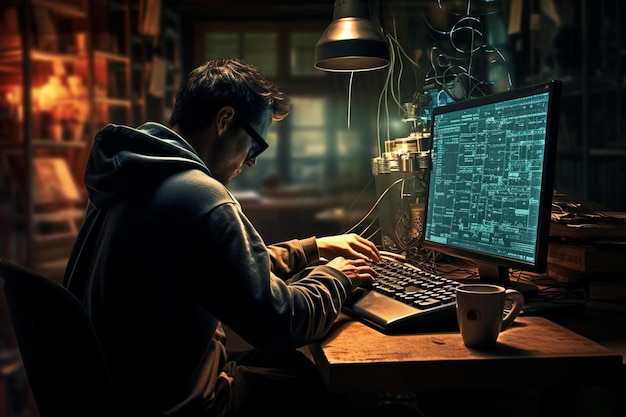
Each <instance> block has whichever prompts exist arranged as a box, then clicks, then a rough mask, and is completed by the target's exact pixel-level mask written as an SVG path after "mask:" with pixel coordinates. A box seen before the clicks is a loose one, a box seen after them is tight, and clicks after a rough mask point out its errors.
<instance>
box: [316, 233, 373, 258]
mask: <svg viewBox="0 0 626 417" xmlns="http://www.w3.org/2000/svg"><path fill="white" fill-rule="evenodd" d="M317 247H318V249H319V251H320V256H321V257H322V258H326V259H332V258H335V257H337V256H343V257H344V258H348V259H364V260H371V261H374V262H380V253H379V252H378V248H376V245H375V244H374V243H372V242H371V241H369V240H367V239H365V238H364V237H361V236H359V235H357V234H356V233H348V234H343V235H335V236H326V237H318V238H317Z"/></svg>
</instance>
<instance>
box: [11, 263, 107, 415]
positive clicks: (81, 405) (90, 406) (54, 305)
mask: <svg viewBox="0 0 626 417" xmlns="http://www.w3.org/2000/svg"><path fill="white" fill-rule="evenodd" d="M0 278H1V279H2V282H3V292H4V295H5V298H6V303H7V307H8V311H9V316H10V319H11V324H12V326H13V330H14V332H15V336H16V339H17V344H18V347H19V350H20V354H21V356H22V362H23V364H24V370H25V372H26V376H27V377H28V381H29V384H30V388H31V391H32V394H33V398H34V399H35V403H36V404H37V409H38V411H39V415H40V416H41V417H59V416H63V417H78V416H81V417H85V416H90V417H114V416H118V415H119V410H118V403H117V399H116V395H115V389H114V385H113V383H112V379H111V376H110V373H109V369H108V367H107V363H106V360H105V357H104V354H103V352H102V349H101V346H100V343H99V340H98V337H97V335H96V333H95V330H94V328H93V325H92V323H91V321H90V319H89V316H88V315H87V312H86V310H85V308H84V306H83V305H82V304H81V302H80V301H79V300H78V299H77V298H76V297H75V296H74V295H73V294H72V293H70V292H69V291H68V290H67V289H66V288H64V287H63V286H62V285H60V284H58V283H57V282H55V281H53V280H51V279H49V278H46V277H44V276H41V275H39V274H37V273H35V272H33V271H31V270H29V269H26V268H23V267H21V266H18V265H15V264H12V263H9V262H7V261H5V260H2V259H0Z"/></svg>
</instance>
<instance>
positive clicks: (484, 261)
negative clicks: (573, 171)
mask: <svg viewBox="0 0 626 417" xmlns="http://www.w3.org/2000/svg"><path fill="white" fill-rule="evenodd" d="M545 92H548V93H549V100H548V110H547V111H548V113H547V114H548V120H547V126H546V135H545V141H544V144H545V157H544V160H543V175H542V186H541V193H540V202H539V218H538V229H537V247H536V248H535V260H534V262H526V261H523V260H518V259H512V258H505V257H501V256H497V255H495V254H488V253H485V252H477V251H473V250H471V249H469V248H459V247H453V246H447V245H445V244H442V243H439V242H433V241H430V240H427V238H426V233H424V239H423V241H422V247H424V248H426V249H431V250H434V251H436V252H439V253H441V254H444V255H449V256H453V257H456V258H460V259H464V260H467V261H470V262H473V263H474V264H476V266H477V268H478V273H479V279H480V280H481V281H486V282H491V283H498V284H501V285H503V286H506V287H511V281H510V278H509V269H514V270H521V271H528V272H534V273H545V272H546V269H547V255H548V243H549V239H550V236H549V234H550V220H551V212H552V196H553V187H554V178H555V175H556V172H555V164H556V151H557V141H558V130H559V112H560V99H561V81H560V80H550V81H547V82H544V83H539V84H534V85H530V86H526V87H522V88H519V89H512V90H507V91H504V92H500V93H495V94H492V95H488V96H484V97H479V98H474V99H470V100H465V101H460V102H453V103H450V104H447V105H444V106H440V107H436V108H434V109H433V112H432V119H431V124H430V134H431V139H432V140H433V143H434V139H435V138H434V136H433V133H434V128H435V118H436V117H437V116H438V115H441V114H444V113H450V112H454V111H458V110H463V109H467V108H471V107H478V106H482V105H488V104H492V103H496V102H505V101H509V100H513V99H516V98H522V97H528V96H531V95H535V94H541V93H545ZM430 162H431V169H432V166H433V164H432V155H431V161H430ZM432 180H433V176H432V174H431V175H430V178H429V194H430V188H431V185H430V183H431V181H432ZM429 209H430V195H429V198H428V201H427V203H426V210H425V216H426V223H427V221H428V216H429V213H428V211H429ZM425 227H427V225H426V224H425Z"/></svg>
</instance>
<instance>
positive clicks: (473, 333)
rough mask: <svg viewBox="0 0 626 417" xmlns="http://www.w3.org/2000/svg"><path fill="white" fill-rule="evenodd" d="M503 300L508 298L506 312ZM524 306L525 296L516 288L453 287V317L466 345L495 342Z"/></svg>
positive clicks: (497, 286)
mask: <svg viewBox="0 0 626 417" xmlns="http://www.w3.org/2000/svg"><path fill="white" fill-rule="evenodd" d="M506 300H510V301H511V303H512V304H511V306H510V310H507V311H506V313H505V309H504V307H505V303H506ZM522 307H524V296H523V295H522V293H520V292H519V291H517V290H513V289H508V288H504V287H502V286H499V285H495V284H461V285H459V286H458V287H457V289H456V317H457V320H458V323H459V329H460V331H461V337H462V338H463V343H465V345H466V346H471V347H478V348H485V347H492V346H494V345H495V343H496V340H497V339H498V335H499V334H500V332H501V331H504V330H506V329H507V328H508V327H509V326H510V325H511V324H512V323H513V320H515V318H516V317H517V315H518V314H519V312H520V311H521V310H522Z"/></svg>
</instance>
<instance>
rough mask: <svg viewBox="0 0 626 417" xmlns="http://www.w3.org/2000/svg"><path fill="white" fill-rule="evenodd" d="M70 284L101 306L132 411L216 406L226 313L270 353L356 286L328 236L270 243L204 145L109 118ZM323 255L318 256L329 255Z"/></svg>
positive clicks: (99, 140) (305, 334)
mask: <svg viewBox="0 0 626 417" xmlns="http://www.w3.org/2000/svg"><path fill="white" fill-rule="evenodd" d="M85 185H86V187H87V190H88V197H89V206H88V209H87V213H86V216H85V220H84V224H83V226H82V228H81V230H80V233H79V236H78V238H77V241H76V243H75V246H74V248H73V252H72V255H71V257H70V260H69V263H68V266H67V269H66V274H65V285H66V286H67V287H68V288H69V289H70V290H71V291H72V292H73V293H74V294H75V295H77V296H78V297H79V298H80V299H81V300H82V302H83V303H84V304H85V306H86V307H87V310H88V311H89V314H90V315H91V318H92V320H93V322H94V325H95V327H96V329H97V332H98V334H99V336H100V338H101V341H102V345H103V348H104V351H105V354H106V356H107V359H108V361H109V365H110V367H111V370H112V374H113V378H114V380H115V382H116V385H117V386H118V388H119V397H120V401H121V404H122V407H123V408H124V409H125V412H129V413H135V415H142V416H148V415H179V414H180V415H182V414H183V413H184V412H185V409H186V408H187V409H190V408H194V406H193V405H192V404H202V408H204V409H206V408H210V407H211V404H210V403H211V401H213V399H212V394H213V391H214V388H215V382H216V378H217V376H218V375H219V374H220V372H221V370H222V368H223V366H224V364H225V362H226V361H227V354H226V351H225V347H224V343H225V342H224V334H223V331H222V328H221V323H224V324H225V325H227V326H229V327H230V328H232V329H233V330H234V331H235V332H237V334H239V335H240V336H241V337H243V338H244V339H245V340H246V341H247V342H248V343H250V344H252V345H254V346H256V347H258V348H261V349H265V350H276V351H282V350H289V349H294V348H297V347H300V346H303V345H306V344H308V343H310V342H312V341H314V340H316V339H319V338H321V337H322V336H324V335H325V334H326V333H327V332H328V330H329V329H330V327H331V325H332V323H333V321H334V320H335V318H336V317H337V314H338V313H339V312H340V311H341V308H342V306H343V303H344V301H345V299H346V297H347V294H348V293H349V291H350V287H351V284H350V281H349V280H348V279H347V278H346V277H345V276H344V275H343V274H341V273H340V272H338V271H337V270H335V269H334V268H331V267H329V266H326V265H323V264H319V262H317V261H319V252H318V249H317V245H316V244H315V239H314V238H309V239H304V240H292V241H289V242H285V243H281V244H276V245H270V246H266V244H265V243H264V242H263V240H262V238H261V237H260V236H259V234H258V233H257V232H256V230H255V229H254V227H253V226H252V224H250V222H249V221H248V219H247V218H246V216H245V215H244V214H243V213H242V211H241V207H240V205H239V203H238V202H237V201H236V200H235V199H234V198H233V196H232V195H231V194H230V193H229V192H228V190H227V189H226V187H225V186H224V185H223V184H221V183H219V182H218V181H217V180H215V179H214V178H212V177H211V173H210V171H209V169H208V168H207V166H206V165H205V164H204V163H203V162H202V160H201V159H200V158H199V156H198V155H197V154H196V152H195V151H194V149H193V148H192V147H191V146H190V145H189V144H188V143H187V142H186V141H185V140H184V139H183V138H182V137H180V136H179V135H178V134H176V133H175V132H173V131H172V130H170V129H168V128H167V127H165V126H163V125H160V124H157V123H146V124H144V125H142V126H140V127H139V128H137V129H134V128H130V127H127V126H121V125H108V126H106V127H104V128H102V129H101V130H100V131H99V132H98V134H97V135H96V137H95V141H94V144H93V148H92V150H91V153H90V157H89V160H88V163H87V167H86V171H85ZM316 263H318V264H316Z"/></svg>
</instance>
